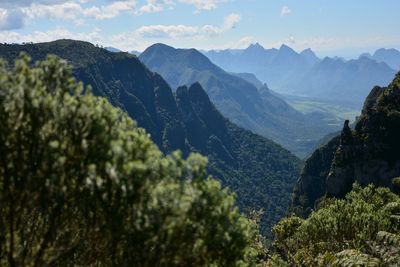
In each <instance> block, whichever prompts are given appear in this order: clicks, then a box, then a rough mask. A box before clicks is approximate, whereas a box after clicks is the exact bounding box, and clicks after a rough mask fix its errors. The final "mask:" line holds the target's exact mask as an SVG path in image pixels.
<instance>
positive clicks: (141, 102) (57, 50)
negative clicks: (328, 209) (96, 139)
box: [0, 40, 301, 235]
mask: <svg viewBox="0 0 400 267" xmlns="http://www.w3.org/2000/svg"><path fill="white" fill-rule="evenodd" d="M20 51H26V52H27V53H28V54H29V55H30V56H31V57H32V58H33V59H34V60H41V59H44V58H45V56H46V55H47V54H54V55H57V56H59V57H61V58H63V59H65V60H67V61H68V63H70V64H71V65H72V66H73V75H74V77H76V79H77V80H80V81H83V82H84V83H85V84H90V85H91V86H92V91H93V94H94V95H97V96H102V97H104V98H106V99H107V100H108V101H109V102H111V103H112V104H113V105H114V106H116V107H119V108H120V109H122V110H124V111H126V112H127V113H128V115H129V116H130V117H131V118H134V119H135V121H136V122H137V125H138V126H139V127H143V128H144V129H145V130H146V132H147V133H148V134H150V136H151V140H152V141H153V142H154V143H156V144H157V145H158V147H159V149H160V150H161V151H162V152H164V153H166V154H169V153H172V152H173V151H175V150H181V151H182V154H183V156H184V157H186V156H188V155H189V153H190V152H198V153H201V154H202V155H204V156H206V157H207V158H208V160H209V164H208V165H207V172H208V174H210V175H212V176H213V177H215V178H216V179H218V180H219V181H221V184H222V186H223V187H229V188H230V190H232V191H233V192H235V193H236V195H237V205H238V206H239V208H240V211H241V212H247V211H248V210H260V209H263V210H264V213H263V215H262V217H261V219H260V225H261V229H262V232H263V234H267V235H270V229H271V228H272V225H274V224H275V223H276V222H277V221H278V220H279V219H280V218H281V217H282V216H284V214H285V212H286V210H287V207H288V206H289V201H290V194H291V192H292V190H293V185H294V183H295V181H296V179H297V177H298V173H299V167H300V164H301V161H300V160H299V159H298V158H296V157H295V156H294V155H292V154H291V153H290V152H288V151H287V150H285V149H283V148H282V147H281V146H279V145H277V144H275V143H274V142H272V141H270V140H267V139H265V138H263V137H261V136H258V135H255V134H254V133H252V132H250V131H247V130H244V129H242V128H240V127H238V126H237V125H235V124H233V123H231V122H230V121H228V120H227V119H225V118H224V117H223V116H222V115H221V114H220V113H219V112H218V110H217V109H216V108H215V107H214V105H213V103H211V101H210V99H209V98H208V96H207V94H206V93H205V92H204V90H203V89H202V88H201V86H200V85H197V86H196V85H193V86H191V87H190V88H185V89H183V88H181V89H182V90H177V91H176V94H175V95H174V94H173V92H172V90H171V88H170V87H169V86H168V84H167V83H166V82H165V81H164V80H163V78H161V76H159V75H158V74H156V73H152V72H151V71H149V70H148V69H147V68H146V67H145V66H144V65H143V64H142V63H141V62H140V61H139V60H138V59H137V58H136V57H135V56H132V55H129V54H127V53H110V52H108V51H106V50H104V49H101V48H97V47H95V46H93V45H91V44H90V43H86V42H80V41H73V40H58V41H55V42H50V43H40V44H26V45H2V44H0V57H4V58H7V59H8V60H9V61H11V60H12V61H13V60H14V58H16V57H18V55H19V52H20ZM174 67H176V64H175V65H174Z"/></svg>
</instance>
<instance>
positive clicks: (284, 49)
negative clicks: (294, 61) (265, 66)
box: [279, 44, 295, 52]
mask: <svg viewBox="0 0 400 267" xmlns="http://www.w3.org/2000/svg"><path fill="white" fill-rule="evenodd" d="M279 51H293V52H295V51H294V50H293V49H292V48H291V47H290V46H288V45H286V44H282V45H281V47H279Z"/></svg>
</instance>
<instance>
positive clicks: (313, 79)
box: [203, 43, 399, 108]
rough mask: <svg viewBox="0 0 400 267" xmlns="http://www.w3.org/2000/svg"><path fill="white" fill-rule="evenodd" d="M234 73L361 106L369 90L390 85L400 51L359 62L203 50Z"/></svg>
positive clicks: (307, 54)
mask: <svg viewBox="0 0 400 267" xmlns="http://www.w3.org/2000/svg"><path fill="white" fill-rule="evenodd" d="M203 53H204V54H205V55H206V56H207V57H208V58H209V59H210V60H211V61H212V62H213V63H215V64H217V65H218V66H220V67H221V68H223V69H225V70H227V71H231V72H249V73H253V74H255V75H256V76H257V77H258V78H259V79H260V80H261V81H263V82H266V83H267V84H268V85H269V87H270V88H271V89H272V90H275V91H277V92H279V93H283V94H291V95H296V96H304V97H313V98H319V99H322V100H329V101H332V100H334V101H336V102H337V103H340V104H343V105H347V106H354V105H355V106H356V107H358V108H359V107H361V106H362V102H363V100H364V99H365V97H366V96H367V94H368V92H369V91H368V90H369V88H371V87H373V86H375V85H381V86H384V85H386V84H388V83H389V82H390V81H391V79H392V78H393V76H394V75H395V73H396V71H395V68H396V66H397V69H398V68H399V64H398V63H399V55H398V53H399V51H397V50H395V49H390V50H385V49H380V50H378V51H376V52H375V54H374V55H373V56H371V55H366V54H364V56H361V57H360V58H359V59H353V60H344V59H342V58H337V57H335V58H330V57H325V58H323V59H320V58H318V57H317V56H316V55H315V53H314V52H313V51H312V50H311V49H306V50H304V51H302V52H300V53H297V52H296V51H294V50H293V49H292V48H290V47H289V46H286V45H282V46H281V47H280V48H279V49H275V48H272V49H265V48H264V47H262V46H261V45H260V44H258V43H257V44H252V45H250V46H249V47H248V48H246V49H242V50H237V49H236V50H234V51H232V50H229V49H227V50H221V51H215V50H211V51H203Z"/></svg>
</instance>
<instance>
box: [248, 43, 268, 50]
mask: <svg viewBox="0 0 400 267" xmlns="http://www.w3.org/2000/svg"><path fill="white" fill-rule="evenodd" d="M246 50H265V48H264V47H263V46H262V45H260V43H255V44H251V45H249V47H247V49H246Z"/></svg>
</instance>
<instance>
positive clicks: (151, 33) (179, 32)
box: [136, 13, 240, 38]
mask: <svg viewBox="0 0 400 267" xmlns="http://www.w3.org/2000/svg"><path fill="white" fill-rule="evenodd" d="M239 21H240V15H239V14H236V13H232V14H230V15H228V16H227V17H225V19H224V24H223V25H222V26H213V25H204V26H202V27H197V26H188V25H150V26H142V27H140V28H139V29H137V30H136V33H137V34H138V35H139V36H141V37H144V38H183V37H192V36H204V35H207V36H215V35H220V34H223V33H224V32H226V31H228V30H230V29H232V28H234V27H235V26H236V24H237V23H238V22H239Z"/></svg>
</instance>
